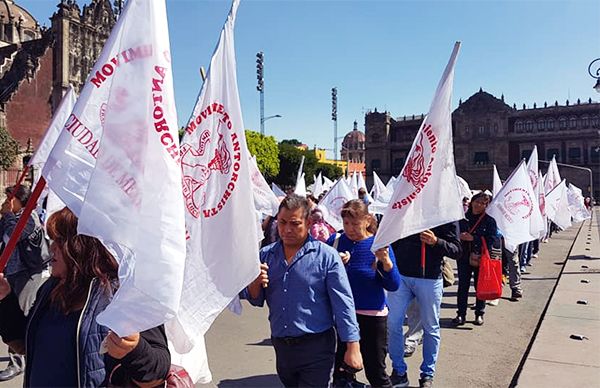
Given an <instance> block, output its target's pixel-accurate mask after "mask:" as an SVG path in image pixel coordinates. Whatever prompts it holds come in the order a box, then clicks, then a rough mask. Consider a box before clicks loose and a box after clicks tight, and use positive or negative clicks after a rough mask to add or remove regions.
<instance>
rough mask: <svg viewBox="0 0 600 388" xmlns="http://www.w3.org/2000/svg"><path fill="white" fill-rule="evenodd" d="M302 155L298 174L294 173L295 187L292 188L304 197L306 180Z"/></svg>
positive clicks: (295, 192)
mask: <svg viewBox="0 0 600 388" xmlns="http://www.w3.org/2000/svg"><path fill="white" fill-rule="evenodd" d="M303 169H304V155H302V161H301V162H300V167H298V175H296V187H295V188H294V194H297V195H300V196H302V197H306V181H305V180H304V172H302V170H303Z"/></svg>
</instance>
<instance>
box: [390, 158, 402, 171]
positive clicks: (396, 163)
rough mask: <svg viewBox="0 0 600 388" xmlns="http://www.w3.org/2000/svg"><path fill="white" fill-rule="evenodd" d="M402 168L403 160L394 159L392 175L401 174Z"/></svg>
mask: <svg viewBox="0 0 600 388" xmlns="http://www.w3.org/2000/svg"><path fill="white" fill-rule="evenodd" d="M402 167H404V158H402V157H400V158H395V159H394V166H393V171H394V172H393V173H392V174H394V175H398V174H400V173H401V172H402Z"/></svg>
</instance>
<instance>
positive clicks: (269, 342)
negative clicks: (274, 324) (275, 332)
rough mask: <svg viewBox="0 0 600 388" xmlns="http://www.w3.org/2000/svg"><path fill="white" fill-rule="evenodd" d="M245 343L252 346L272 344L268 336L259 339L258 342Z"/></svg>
mask: <svg viewBox="0 0 600 388" xmlns="http://www.w3.org/2000/svg"><path fill="white" fill-rule="evenodd" d="M247 345H252V346H273V343H272V342H271V339H270V338H265V339H264V340H262V341H260V342H256V343H253V344H247Z"/></svg>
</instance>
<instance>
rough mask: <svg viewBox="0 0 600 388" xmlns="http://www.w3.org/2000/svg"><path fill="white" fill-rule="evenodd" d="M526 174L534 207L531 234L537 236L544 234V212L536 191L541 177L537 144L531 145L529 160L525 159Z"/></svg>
mask: <svg viewBox="0 0 600 388" xmlns="http://www.w3.org/2000/svg"><path fill="white" fill-rule="evenodd" d="M527 174H528V175H529V179H530V180H531V187H533V194H534V196H535V203H536V206H537V207H536V208H535V209H534V213H539V214H533V216H532V217H531V224H530V227H531V231H530V232H531V236H533V237H534V238H539V237H540V236H543V235H545V234H546V220H545V219H544V216H543V215H544V213H543V212H542V206H541V205H540V193H539V191H538V182H539V181H540V179H541V176H540V173H539V168H538V152H537V146H534V147H533V151H531V155H530V156H529V160H528V161H527Z"/></svg>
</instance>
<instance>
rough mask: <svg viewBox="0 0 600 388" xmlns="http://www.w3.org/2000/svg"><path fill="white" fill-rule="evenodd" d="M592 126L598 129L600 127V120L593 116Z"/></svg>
mask: <svg viewBox="0 0 600 388" xmlns="http://www.w3.org/2000/svg"><path fill="white" fill-rule="evenodd" d="M591 126H592V128H598V127H599V126H600V120H598V116H592V120H591Z"/></svg>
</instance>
